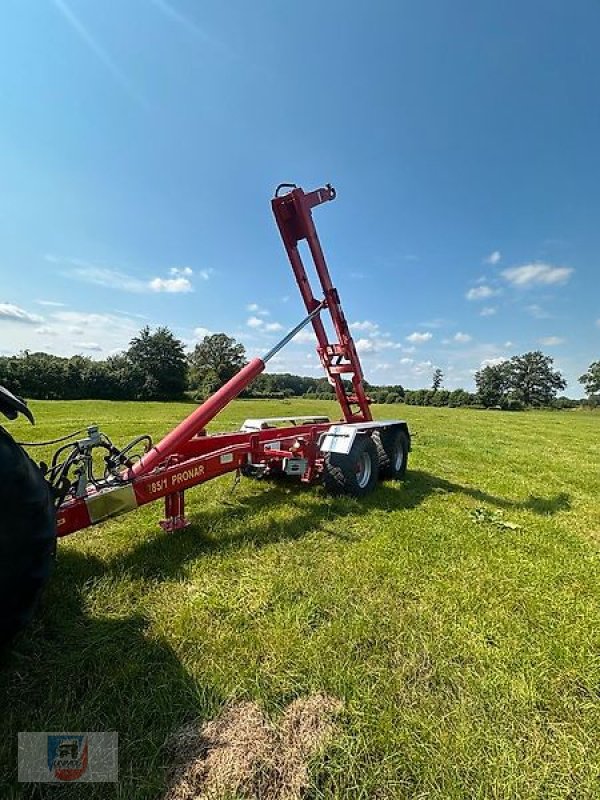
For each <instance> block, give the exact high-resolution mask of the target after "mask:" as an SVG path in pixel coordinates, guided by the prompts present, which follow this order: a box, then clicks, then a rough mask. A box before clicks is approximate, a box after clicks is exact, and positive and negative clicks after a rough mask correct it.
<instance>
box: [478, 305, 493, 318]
mask: <svg viewBox="0 0 600 800" xmlns="http://www.w3.org/2000/svg"><path fill="white" fill-rule="evenodd" d="M496 311H497V309H496V308H494V307H493V306H485V308H482V309H481V311H480V312H479V316H480V317H493V316H494V314H495V313H496Z"/></svg>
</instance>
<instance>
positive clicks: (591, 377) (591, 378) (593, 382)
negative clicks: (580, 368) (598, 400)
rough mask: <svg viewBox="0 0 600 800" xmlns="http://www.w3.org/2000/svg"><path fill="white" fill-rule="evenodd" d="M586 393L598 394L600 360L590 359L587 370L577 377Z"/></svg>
mask: <svg viewBox="0 0 600 800" xmlns="http://www.w3.org/2000/svg"><path fill="white" fill-rule="evenodd" d="M579 383H580V384H581V385H582V386H583V388H584V389H585V393H586V394H587V395H593V394H600V361H592V363H591V364H590V366H589V367H588V371H587V372H584V374H583V375H582V376H581V378H579Z"/></svg>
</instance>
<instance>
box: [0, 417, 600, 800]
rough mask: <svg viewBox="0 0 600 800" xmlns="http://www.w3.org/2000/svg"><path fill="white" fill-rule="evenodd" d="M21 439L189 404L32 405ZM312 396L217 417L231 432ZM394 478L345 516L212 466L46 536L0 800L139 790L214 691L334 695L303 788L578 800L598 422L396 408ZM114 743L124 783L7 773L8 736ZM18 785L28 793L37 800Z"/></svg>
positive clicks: (595, 730) (583, 760) (584, 743)
mask: <svg viewBox="0 0 600 800" xmlns="http://www.w3.org/2000/svg"><path fill="white" fill-rule="evenodd" d="M32 406H33V409H34V412H35V413H36V415H37V417H38V420H39V422H38V426H37V428H36V429H31V428H27V427H26V425H25V424H22V423H19V424H14V425H12V427H11V430H12V431H13V432H15V433H16V435H17V438H19V437H24V436H27V437H29V438H31V437H33V436H35V437H37V438H39V439H42V438H47V437H49V436H54V435H59V434H60V433H64V432H68V431H69V430H71V429H73V428H78V427H81V425H82V424H85V423H87V422H90V421H96V422H98V423H99V424H100V425H101V427H102V429H104V430H105V431H106V432H107V433H108V434H109V435H110V436H112V437H113V438H114V439H115V440H117V441H120V442H123V441H125V440H127V439H128V438H131V437H133V436H134V435H136V434H138V433H140V432H143V431H148V432H150V433H151V434H152V435H153V436H154V437H157V436H160V435H161V434H163V433H165V432H166V431H167V430H169V429H170V428H171V426H172V425H173V423H175V422H177V421H178V420H179V419H181V418H182V417H184V416H185V415H186V413H188V411H189V410H190V406H188V405H184V404H158V403H145V404H135V403H108V402H73V403H58V402H57V403H41V402H38V403H33V404H32ZM292 410H293V412H294V413H305V414H306V413H329V414H331V415H332V416H333V417H334V418H335V417H336V416H337V414H336V410H335V407H334V404H333V403H327V402H316V401H315V402H312V401H303V402H302V401H301V402H293V403H289V404H286V403H281V402H253V401H238V402H236V403H234V404H233V405H232V406H230V407H229V408H228V409H227V410H226V412H224V413H223V414H222V415H221V417H220V419H219V424H218V425H217V426H215V427H216V428H220V429H233V428H235V427H238V426H239V424H240V423H241V422H242V421H243V419H244V418H246V417H251V416H260V415H264V416H266V415H269V414H271V415H279V414H282V413H283V414H285V413H287V412H288V411H292ZM375 415H376V416H380V417H385V416H387V417H391V416H396V415H400V416H404V417H405V418H406V419H407V420H408V422H409V424H410V426H411V428H412V430H413V432H414V440H413V452H412V454H411V460H410V463H409V472H408V475H407V480H406V482H405V483H403V484H392V483H385V484H381V485H380V487H379V488H378V489H377V490H376V492H374V493H373V494H372V495H370V496H369V498H368V499H366V500H364V501H361V502H358V501H355V500H351V499H344V498H342V499H332V498H330V497H327V496H326V495H324V493H323V492H322V490H321V489H315V488H313V489H307V488H306V487H301V486H300V485H295V484H285V485H274V484H269V483H265V482H255V481H250V480H246V479H243V480H242V482H241V484H240V485H239V486H238V487H237V489H236V490H235V492H234V491H232V476H227V477H225V478H222V479H220V480H217V481H214V482H212V483H208V484H206V485H204V486H203V487H199V488H197V489H195V490H192V491H190V492H189V493H188V512H189V514H190V516H191V518H192V520H193V524H192V525H191V527H189V528H188V529H187V530H185V531H184V532H180V533H177V534H165V533H163V532H162V531H161V530H160V529H158V528H157V524H156V523H157V520H158V519H159V518H160V516H161V513H162V507H161V504H155V505H151V506H146V507H145V508H143V509H141V510H139V511H138V512H136V513H134V514H129V515H127V516H125V517H121V518H119V519H117V520H115V521H112V522H110V523H107V524H105V525H102V526H99V527H98V528H95V529H90V530H88V531H83V532H81V533H79V534H76V535H74V536H72V537H69V538H68V539H65V540H63V541H62V542H61V543H60V545H59V554H58V562H57V566H56V570H55V574H54V576H53V579H52V582H51V585H50V588H49V591H48V592H47V595H46V598H45V602H44V604H43V609H42V611H41V613H40V614H39V615H38V617H37V619H36V622H35V624H34V626H33V628H32V629H31V630H30V631H29V632H28V633H27V634H26V635H25V636H23V637H21V638H20V639H19V641H18V642H17V645H16V647H15V648H14V651H13V652H12V653H11V654H10V655H9V657H7V658H5V659H4V661H3V662H2V665H1V666H0V721H1V727H0V730H1V732H2V736H1V737H0V797H1V798H2V800H5V799H6V800H8V798H20V797H46V796H47V797H55V796H56V797H86V798H87V797H90V798H92V797H93V798H110V797H119V798H127V800H129V799H130V798H131V799H133V798H135V799H136V800H141V799H142V798H157V797H159V796H160V794H161V792H162V791H163V790H164V786H165V768H166V766H167V763H168V756H167V752H166V750H165V748H164V743H165V740H166V739H167V737H168V736H169V735H170V734H171V733H172V732H173V731H174V730H176V729H177V728H178V727H179V726H180V725H181V724H182V723H184V722H185V721H187V720H190V719H192V718H194V717H196V716H199V717H200V718H203V719H209V718H211V717H213V716H215V715H216V714H217V713H218V711H219V710H220V709H221V708H222V706H223V705H224V703H225V702H226V701H228V700H231V699H236V700H238V699H253V700H256V701H258V702H259V703H260V705H261V706H262V707H263V708H264V709H265V710H266V712H267V713H269V714H273V715H276V714H277V713H278V711H279V710H280V709H282V708H283V707H284V706H285V705H287V704H288V703H289V702H290V701H291V700H293V699H294V698H296V697H298V696H302V695H306V694H310V693H312V692H317V691H323V692H327V693H328V694H331V695H334V696H336V697H339V698H341V699H342V700H343V701H344V704H345V709H344V712H343V715H342V719H341V733H340V735H339V736H338V737H337V738H336V740H335V742H334V744H333V745H332V747H330V748H329V750H328V751H327V752H326V753H325V754H324V756H323V757H322V758H319V759H318V760H316V761H315V763H314V764H313V768H312V773H311V774H312V777H313V789H312V790H311V792H310V793H309V796H310V797H314V798H332V797H338V798H419V799H420V800H425V798H427V800H454V798H456V799H457V800H458V798H519V799H520V798H544V800H546V799H553V798H556V799H557V800H558V798H561V799H565V800H566V798H570V799H573V798H598V797H600V733H599V732H600V581H599V579H600V558H599V549H598V545H599V541H600V415H594V414H585V413H569V412H564V413H554V414H553V413H533V412H532V413H515V414H510V413H501V412H482V411H474V410H468V409H465V410H462V409H457V410H451V409H433V408H416V407H403V406H380V407H375ZM23 730H47V731H52V730H117V731H118V732H119V743H120V784H119V786H118V789H116V788H115V787H114V786H108V785H104V786H103V785H95V786H87V787H86V788H85V789H83V788H82V787H77V786H72V787H58V788H57V787H49V789H54V791H48V789H46V791H45V792H44V791H40V790H39V789H38V790H36V791H35V792H34V791H33V790H32V789H31V787H23V786H20V785H19V784H17V783H16V740H17V731H23ZM36 792H37V793H36Z"/></svg>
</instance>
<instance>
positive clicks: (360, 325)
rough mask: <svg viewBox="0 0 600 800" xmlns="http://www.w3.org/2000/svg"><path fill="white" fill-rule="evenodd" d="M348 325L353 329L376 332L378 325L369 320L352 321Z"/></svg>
mask: <svg viewBox="0 0 600 800" xmlns="http://www.w3.org/2000/svg"><path fill="white" fill-rule="evenodd" d="M350 327H351V328H352V330H353V331H365V333H377V331H378V330H379V325H378V324H377V323H376V322H371V320H368V319H366V320H364V321H363V322H352V323H351V324H350Z"/></svg>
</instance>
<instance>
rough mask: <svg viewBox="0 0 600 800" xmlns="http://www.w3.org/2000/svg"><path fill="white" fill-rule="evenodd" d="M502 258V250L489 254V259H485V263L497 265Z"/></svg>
mask: <svg viewBox="0 0 600 800" xmlns="http://www.w3.org/2000/svg"><path fill="white" fill-rule="evenodd" d="M501 258H502V253H501V252H500V250H494V251H493V252H492V253H490V254H489V256H487V258H484V262H485V263H486V264H497V263H498V262H499V261H500V259H501Z"/></svg>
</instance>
